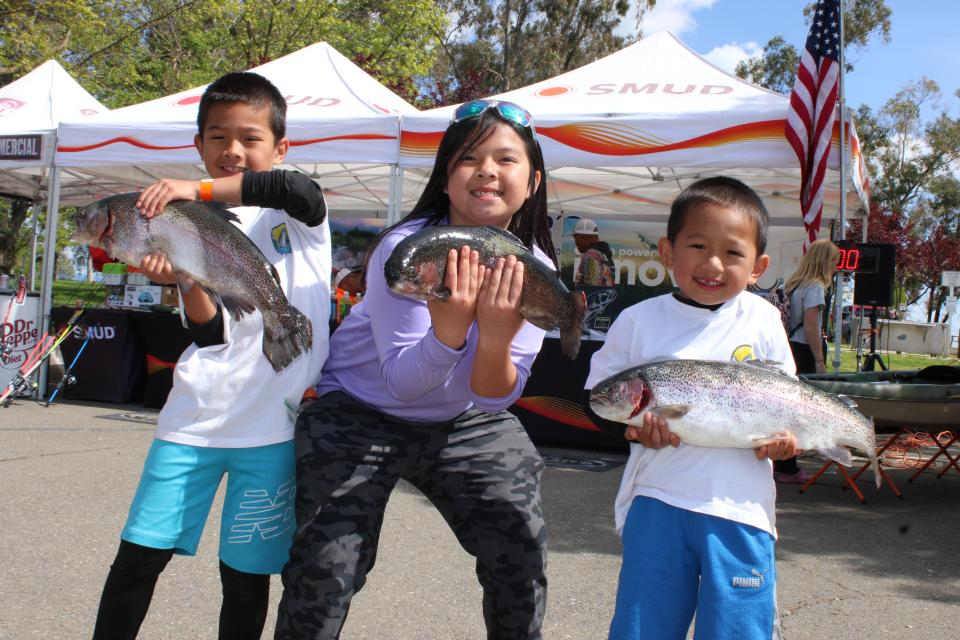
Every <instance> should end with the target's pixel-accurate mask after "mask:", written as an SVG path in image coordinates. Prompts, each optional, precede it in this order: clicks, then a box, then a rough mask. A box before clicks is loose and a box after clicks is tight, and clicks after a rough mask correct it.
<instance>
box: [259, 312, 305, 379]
mask: <svg viewBox="0 0 960 640" xmlns="http://www.w3.org/2000/svg"><path fill="white" fill-rule="evenodd" d="M262 313H263V340H262V347H263V355H265V356H266V357H267V360H268V361H269V362H270V366H272V367H273V370H274V371H278V372H279V371H282V370H283V369H285V368H286V367H287V365H289V364H290V363H291V362H293V361H294V360H295V359H296V358H297V356H299V355H301V354H302V353H304V352H305V351H309V350H310V349H311V348H312V347H313V325H312V323H311V322H310V318H308V317H307V316H305V315H303V314H302V313H301V312H300V310H299V309H297V308H296V307H294V306H293V305H290V304H288V305H287V306H286V307H285V308H282V309H280V310H279V311H277V312H273V311H265V312H262Z"/></svg>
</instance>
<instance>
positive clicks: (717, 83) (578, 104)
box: [400, 32, 866, 286]
mask: <svg viewBox="0 0 960 640" xmlns="http://www.w3.org/2000/svg"><path fill="white" fill-rule="evenodd" d="M493 97H494V98H497V99H502V100H509V101H511V102H515V103H517V104H520V105H522V106H523V107H525V108H526V109H528V110H529V111H530V112H531V114H532V115H533V119H534V123H535V126H536V129H537V133H538V134H539V137H540V143H541V146H542V147H543V152H544V158H545V160H546V164H547V168H548V172H549V178H548V185H547V186H548V196H549V202H550V209H551V211H552V212H553V213H555V214H568V215H579V216H590V217H592V218H604V217H608V216H624V215H629V216H631V218H632V219H635V220H636V222H637V225H638V227H637V230H638V232H642V233H646V234H649V235H652V236H653V237H657V236H658V235H662V234H663V232H664V230H665V225H666V219H667V214H668V212H669V206H670V202H672V200H673V199H674V198H675V197H676V195H677V194H678V193H679V192H680V191H681V190H682V189H683V188H684V187H686V186H687V185H689V184H690V183H692V182H693V181H695V180H697V179H699V178H702V177H706V176H709V175H717V174H724V175H729V176H733V177H736V178H740V179H741V180H743V181H744V182H746V183H748V184H750V185H751V186H752V187H753V188H754V189H755V190H756V191H757V192H758V193H759V194H760V195H761V197H762V198H763V199H764V202H765V203H766V205H767V207H768V209H769V211H770V215H771V233H770V236H771V241H770V253H771V256H772V258H773V261H772V263H773V264H772V268H771V269H770V272H769V274H768V276H766V277H765V278H764V281H762V282H761V284H764V282H766V285H765V286H769V285H771V284H773V281H775V280H776V278H778V277H781V276H782V275H784V274H788V273H789V272H790V271H792V270H793V267H794V266H795V263H796V260H798V259H799V256H800V255H801V251H802V249H801V247H802V243H803V238H804V230H803V222H802V219H801V215H800V204H799V193H800V171H799V168H798V162H797V158H796V156H795V155H794V152H793V150H792V149H791V148H790V146H789V145H788V144H787V141H786V139H785V138H784V135H783V131H784V122H785V120H786V115H787V108H788V102H789V98H788V97H787V96H783V95H780V94H778V93H775V92H772V91H768V90H766V89H763V88H761V87H758V86H756V85H753V84H750V83H748V82H745V81H744V80H741V79H740V78H737V77H736V76H732V75H730V74H728V73H726V72H725V71H723V70H721V69H718V68H717V67H714V66H713V65H712V64H711V63H709V62H708V61H706V60H705V59H704V58H702V57H701V56H700V55H698V54H697V53H696V52H694V51H692V50H690V49H689V48H687V47H686V45H684V44H683V43H682V42H680V41H679V40H678V39H677V38H675V37H674V36H673V35H672V34H670V33H668V32H661V33H657V34H654V35H651V36H649V37H647V38H644V39H643V40H641V41H639V42H637V43H635V44H633V45H631V46H629V47H626V48H624V49H622V50H621V51H618V52H616V53H614V54H611V55H609V56H607V57H605V58H602V59H600V60H597V61H596V62H593V63H591V64H588V65H585V66H583V67H580V68H579V69H575V70H573V71H570V72H568V73H565V74H562V75H559V76H557V77H555V78H550V79H548V80H544V81H542V82H538V83H536V84H533V85H530V86H527V87H523V88H521V89H516V90H513V91H509V92H507V93H503V94H500V95H497V96H493ZM453 110H454V107H444V108H441V109H434V110H431V111H425V112H422V113H420V114H417V115H413V116H404V117H403V119H402V131H401V138H400V163H401V166H402V167H405V168H406V173H407V174H413V175H412V176H408V179H407V182H408V183H410V182H413V183H416V182H420V181H422V180H423V174H424V173H425V171H429V166H430V165H431V164H432V160H433V155H434V154H435V152H436V148H437V145H438V144H439V141H440V138H441V136H442V135H443V131H444V129H445V128H446V125H447V123H448V122H449V121H450V118H451V116H452V113H453ZM848 134H852V135H848V136H847V140H848V141H849V145H850V149H851V151H852V152H853V153H852V154H851V155H852V157H853V162H852V164H853V168H854V171H853V172H852V176H853V179H852V187H853V188H852V189H849V193H848V196H847V198H848V199H847V207H848V210H849V211H850V212H851V213H855V212H858V211H860V212H862V211H865V210H866V193H865V189H864V181H865V178H864V174H863V167H862V162H861V158H860V157H859V143H858V141H857V138H856V133H855V130H854V129H853V128H852V127H850V128H849V129H848ZM839 159H840V153H839V127H837V130H836V131H835V132H834V142H833V149H832V151H831V156H830V168H831V169H832V171H830V172H828V173H829V175H828V178H827V194H826V200H825V207H824V220H825V224H824V229H823V231H824V232H825V231H826V220H827V219H829V218H832V217H833V215H834V213H835V212H836V211H837V210H838V208H839V202H840V192H841V189H840V184H839V175H838V171H837V170H838V169H839V161H840V160H839ZM848 175H851V173H850V172H848ZM410 178H412V180H411V179H410ZM416 192H417V190H416V189H409V188H407V186H405V188H404V202H403V204H402V205H401V207H404V208H405V207H406V206H407V205H408V203H409V202H410V201H411V200H412V199H414V198H415V197H416Z"/></svg>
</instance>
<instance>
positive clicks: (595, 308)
mask: <svg viewBox="0 0 960 640" xmlns="http://www.w3.org/2000/svg"><path fill="white" fill-rule="evenodd" d="M581 220H584V219H583V218H581V217H580V216H573V215H567V216H566V217H565V218H564V220H563V239H562V241H561V244H560V277H561V279H562V280H563V282H564V284H566V285H567V287H568V288H570V289H579V290H581V291H583V292H584V293H585V294H586V296H587V315H586V320H585V322H584V329H585V330H586V331H587V332H588V333H590V334H591V336H592V337H594V338H600V339H602V337H603V334H606V332H607V330H608V329H609V328H610V325H611V324H613V321H614V320H615V319H616V317H617V316H618V315H619V314H620V312H621V311H623V310H624V309H625V308H627V307H629V306H630V305H632V304H636V303H637V302H640V301H641V300H645V299H647V298H651V297H653V296H658V295H661V294H664V293H669V292H670V291H672V290H673V283H672V281H671V279H670V274H669V272H668V271H667V269H666V267H664V266H663V263H662V262H661V261H660V255H659V253H658V252H657V240H659V239H660V237H662V236H663V235H664V234H665V233H666V227H665V225H664V224H663V223H651V222H643V221H641V220H639V219H627V218H624V217H622V216H620V217H617V218H616V219H609V218H602V217H591V218H589V219H588V226H589V222H593V223H595V225H596V236H597V241H598V242H600V243H606V245H607V246H606V247H597V249H600V250H605V249H609V255H610V257H611V258H612V260H613V286H595V285H592V284H583V283H580V282H575V280H577V278H576V274H577V272H578V268H579V266H580V260H581V255H582V254H581V253H580V251H579V250H578V249H577V246H576V240H575V238H574V231H575V230H577V229H578V227H577V223H578V222H581ZM579 230H581V231H582V230H583V227H581V228H580V229H579ZM587 250H589V249H587Z"/></svg>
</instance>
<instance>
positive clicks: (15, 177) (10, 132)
mask: <svg viewBox="0 0 960 640" xmlns="http://www.w3.org/2000/svg"><path fill="white" fill-rule="evenodd" d="M106 111H107V108H106V107H104V106H103V105H102V104H100V102H98V101H97V99H96V98H94V97H93V96H92V95H90V94H89V93H88V92H87V90H86V89H84V88H83V87H81V86H80V84H79V83H77V81H76V80H74V79H73V77H72V76H71V75H70V74H69V73H67V72H66V71H65V70H64V69H63V67H61V66H60V64H59V63H57V61H56V60H47V61H46V62H44V63H43V64H41V65H40V66H39V67H37V68H36V69H34V70H33V71H31V72H30V73H28V74H26V75H25V76H23V77H21V78H19V79H17V80H14V81H13V82H11V83H10V84H8V85H6V86H5V87H3V88H2V89H0V193H3V194H4V195H9V196H17V197H21V198H26V199H28V200H32V201H33V202H34V216H33V218H34V219H33V223H34V234H35V235H36V233H37V227H36V221H37V207H38V206H39V204H38V203H39V202H40V201H42V200H44V199H46V200H47V209H48V211H49V210H50V209H54V210H55V209H56V208H57V206H58V202H61V201H66V202H72V201H73V199H74V195H75V191H74V189H75V187H76V185H75V184H73V183H72V182H67V183H63V182H58V181H56V180H52V179H51V175H52V174H51V167H52V164H53V158H54V151H55V149H56V146H57V144H56V141H57V125H58V124H59V123H60V121H61V120H65V119H68V118H73V119H78V118H80V119H82V118H88V117H91V116H93V115H96V114H98V113H104V112H106ZM47 235H48V236H49V234H47ZM34 241H36V237H34ZM46 255H52V253H47V254H46ZM51 262H52V261H51ZM32 266H33V265H32V264H31V278H30V281H31V286H32V283H33V277H32V274H33V270H32ZM50 268H51V269H52V264H51V265H50ZM51 273H52V272H51Z"/></svg>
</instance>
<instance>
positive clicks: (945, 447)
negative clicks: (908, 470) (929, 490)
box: [909, 428, 960, 482]
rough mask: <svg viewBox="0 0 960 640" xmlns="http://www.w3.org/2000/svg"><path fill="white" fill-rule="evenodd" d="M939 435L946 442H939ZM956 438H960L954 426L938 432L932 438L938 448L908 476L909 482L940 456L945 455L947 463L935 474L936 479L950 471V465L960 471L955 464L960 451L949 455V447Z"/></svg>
mask: <svg viewBox="0 0 960 640" xmlns="http://www.w3.org/2000/svg"><path fill="white" fill-rule="evenodd" d="M945 434H949V435H948V436H947V435H945ZM941 436H944V437H943V438H942V439H943V440H946V444H944V443H943V442H941ZM958 439H960V430H958V429H956V428H952V429H948V430H946V431H944V432H942V433H940V434H938V435H937V437H935V438H933V442H934V443H936V445H937V448H939V449H940V450H939V451H937V452H936V453H935V454H933V455H932V456H930V459H929V460H927V462H926V463H925V464H924V465H923V466H922V467H920V468H919V469H917V470H916V472H915V473H914V474H913V475H912V476H910V479H909V482H913V481H914V480H916V479H917V477H918V476H919V475H920V474H921V473H923V472H924V471H926V470H927V469H928V468H929V467H930V465H931V464H933V462H934V461H935V460H936V459H937V458H939V457H940V456H945V457H946V458H947V464H946V466H944V467H943V469H942V470H941V471H940V473H938V474H937V479H938V480H939V479H940V478H942V477H943V476H944V474H945V473H947V472H948V471H950V469H951V467H952V468H953V469H955V470H956V471H957V473H960V467H958V466H957V463H958V462H960V453H958V454H957V457H953V456H952V455H950V447H951V446H952V445H953V444H954V443H955V442H957V440H958Z"/></svg>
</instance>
